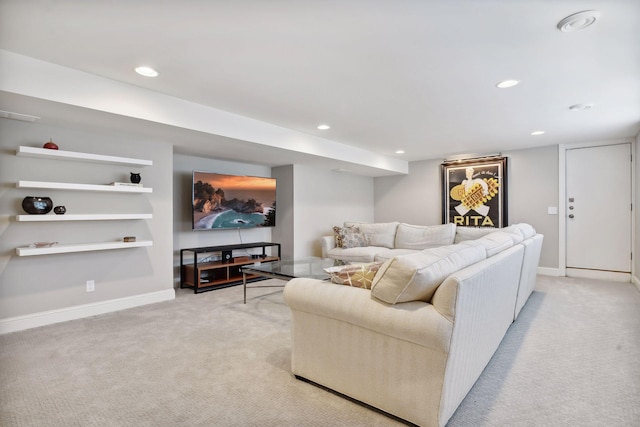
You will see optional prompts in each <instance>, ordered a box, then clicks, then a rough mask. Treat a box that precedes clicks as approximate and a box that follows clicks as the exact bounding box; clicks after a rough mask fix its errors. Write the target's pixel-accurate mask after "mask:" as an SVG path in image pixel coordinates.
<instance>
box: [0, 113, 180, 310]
mask: <svg viewBox="0 0 640 427" xmlns="http://www.w3.org/2000/svg"><path fill="white" fill-rule="evenodd" d="M0 126H1V127H0V147H1V151H0V182H1V183H2V187H1V191H0V221H1V222H0V313H1V314H0V318H1V319H7V318H12V317H15V316H25V315H30V314H34V313H40V312H45V311H50V310H60V309H65V308H68V307H74V306H80V305H85V304H87V305H91V304H97V303H101V302H104V301H109V300H115V299H121V298H132V297H136V296H140V295H144V294H150V293H154V292H159V291H167V290H170V291H171V292H173V288H172V286H173V284H172V281H171V248H172V246H173V244H172V233H171V229H172V224H173V212H172V208H171V203H172V200H171V194H172V185H173V181H172V168H173V165H172V156H173V153H172V147H171V146H170V145H169V144H167V143H164V142H159V141H152V140H149V139H148V138H144V137H139V136H134V135H127V134H119V133H118V132H117V131H112V130H109V131H108V132H101V131H98V130H95V131H91V132H88V131H82V130H78V129H72V128H67V127H57V126H50V125H46V124H42V123H33V124H31V123H25V122H19V121H14V120H6V119H0ZM49 138H53V140H54V142H56V143H57V144H58V145H59V146H60V149H62V150H67V151H79V152H86V153H96V154H105V155H113V156H122V157H133V158H140V159H150V160H153V166H149V167H143V168H135V169H136V171H139V172H141V175H142V183H143V184H144V185H145V186H146V187H152V188H153V193H151V194H117V193H113V194H112V193H99V192H89V191H63V190H41V189H19V188H16V182H17V181H19V180H32V181H54V182H76V183H85V184H108V183H110V182H113V181H128V180H129V172H130V170H132V169H133V168H132V167H129V166H113V165H107V164H94V163H83V162H77V161H64V160H51V159H37V158H29V157H18V156H16V155H15V152H16V149H17V148H18V146H20V145H25V146H32V147H42V145H43V144H44V142H46V141H48V140H49ZM25 196H49V197H51V198H52V199H53V202H54V205H65V206H66V207H67V214H82V213H153V219H151V220H124V221H71V222H39V223H31V222H16V221H15V219H14V218H15V215H16V214H25V212H23V211H22V208H21V202H22V199H23V198H24V197H25ZM49 215H53V213H50V214H49ZM127 235H134V236H136V237H137V238H138V239H140V240H153V246H151V247H145V248H133V249H118V250H108V251H97V252H83V253H70V254H54V255H40V256H31V257H18V256H17V255H16V252H15V248H16V247H21V246H26V245H28V244H29V243H32V242H38V241H47V242H48V241H57V242H60V243H61V244H62V243H92V242H103V241H113V240H121V239H122V237H123V236H127ZM87 280H95V292H91V293H87V292H86V281H87Z"/></svg>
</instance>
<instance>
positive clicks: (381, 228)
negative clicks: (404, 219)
mask: <svg viewBox="0 0 640 427" xmlns="http://www.w3.org/2000/svg"><path fill="white" fill-rule="evenodd" d="M344 226H345V227H353V226H355V227H358V228H359V229H360V231H362V232H363V233H364V234H365V235H366V236H367V239H369V245H371V246H380V247H383V248H393V247H394V246H393V244H394V242H395V239H396V229H397V228H398V223H397V222H376V223H365V222H345V223H344Z"/></svg>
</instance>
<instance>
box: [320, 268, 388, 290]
mask: <svg viewBox="0 0 640 427" xmlns="http://www.w3.org/2000/svg"><path fill="white" fill-rule="evenodd" d="M381 265H382V262H369V263H363V264H353V265H345V266H339V267H329V268H325V271H326V272H327V273H329V275H330V276H331V282H333V283H336V284H338V285H348V286H353V287H354V288H364V289H371V284H372V282H373V278H374V277H375V275H376V273H377V272H378V269H379V268H380V266H381Z"/></svg>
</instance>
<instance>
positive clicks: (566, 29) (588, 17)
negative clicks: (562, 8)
mask: <svg viewBox="0 0 640 427" xmlns="http://www.w3.org/2000/svg"><path fill="white" fill-rule="evenodd" d="M598 18H600V12H598V11H596V10H585V11H583V12H578V13H574V14H573V15H569V16H567V17H566V18H564V19H563V20H562V21H560V22H558V29H559V30H560V31H562V32H563V33H571V32H573V31H579V30H583V29H585V28H587V27H588V26H590V25H591V24H593V23H594V22H596V20H597V19H598Z"/></svg>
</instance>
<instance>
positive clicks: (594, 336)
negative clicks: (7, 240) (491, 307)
mask: <svg viewBox="0 0 640 427" xmlns="http://www.w3.org/2000/svg"><path fill="white" fill-rule="evenodd" d="M261 283H262V284H267V282H261ZM273 283H274V281H271V284H273ZM247 302H248V303H247V305H244V304H242V288H241V287H232V288H226V289H220V290H216V291H212V292H207V293H203V294H199V295H194V294H193V293H191V292H188V291H186V290H179V291H178V296H177V298H176V300H175V301H171V302H165V303H160V304H154V305H150V306H145V307H138V308H134V309H131V310H125V311H121V312H118V313H111V314H107V315H103V316H96V317H92V318H88V319H82V320H76V321H71V322H66V323H62V324H57V325H51V326H46V327H42V328H37V329H32V330H28V331H23V332H17V333H12V334H8V335H4V336H0V349H1V352H0V425H2V426H7V427H13V426H29V427H31V426H54V427H57V426H83V427H85V426H396V425H402V424H401V423H400V422H398V421H397V420H394V419H391V418H388V417H386V416H385V415H383V414H380V413H377V412H375V411H372V410H371V409H368V408H366V407H364V406H361V405H359V404H356V403H354V402H352V401H350V400H347V399H344V398H342V397H340V396H337V395H335V394H333V393H330V392H327V391H326V390H324V389H322V388H319V387H316V386H314V385H312V384H308V383H305V382H302V381H298V380H296V379H295V378H294V377H293V376H292V375H291V373H290V371H289V366H290V348H291V345H290V335H289V327H290V321H289V310H288V308H287V307H286V305H285V304H284V302H283V300H282V291H281V289H278V288H264V289H251V290H249V291H248V301H247ZM639 401H640V294H639V293H638V292H637V290H636V289H635V288H634V287H633V286H632V285H631V284H628V283H627V284H622V283H608V282H602V281H589V280H585V279H570V278H549V277H544V276H540V277H539V278H538V286H537V289H536V292H534V294H533V295H532V296H531V298H530V299H529V302H528V303H527V305H526V306H525V308H524V309H523V311H522V313H521V316H520V318H519V319H518V321H517V322H516V323H514V324H513V325H512V326H511V328H510V329H509V331H508V333H507V336H506V337H505V339H504V340H503V342H502V345H501V346H500V348H499V349H498V351H497V353H496V355H495V356H494V358H493V359H492V360H491V362H490V364H489V366H488V367H487V369H486V370H485V372H484V373H483V374H482V376H481V377H480V379H479V380H478V382H477V383H476V385H475V386H474V388H473V389H472V390H471V392H470V393H469V395H468V396H467V398H466V399H465V400H464V401H463V402H462V404H461V405H460V407H459V408H458V411H457V412H456V413H455V414H454V416H453V417H452V419H451V421H450V422H449V426H451V427H455V426H578V425H579V426H627V425H628V426H637V425H640V405H639V404H638V402H639Z"/></svg>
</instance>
